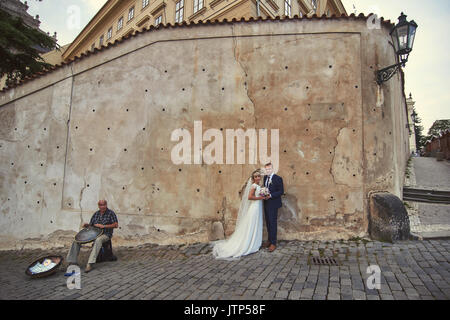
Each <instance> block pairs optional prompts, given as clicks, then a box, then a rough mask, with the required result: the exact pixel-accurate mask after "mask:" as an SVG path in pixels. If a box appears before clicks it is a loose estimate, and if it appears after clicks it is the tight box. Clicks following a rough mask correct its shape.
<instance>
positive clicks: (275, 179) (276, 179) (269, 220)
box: [264, 174, 284, 245]
mask: <svg viewBox="0 0 450 320" xmlns="http://www.w3.org/2000/svg"><path fill="white" fill-rule="evenodd" d="M268 178H269V177H268V176H265V177H264V186H265V185H266V180H267V179H268ZM269 191H270V194H271V195H272V197H271V198H270V199H269V200H264V217H265V218H266V226H267V234H268V238H269V239H268V240H269V242H270V243H271V244H273V245H277V219H278V209H279V208H281V196H282V195H283V194H284V188H283V179H282V178H281V177H280V176H277V175H276V174H274V175H273V176H272V183H271V184H269Z"/></svg>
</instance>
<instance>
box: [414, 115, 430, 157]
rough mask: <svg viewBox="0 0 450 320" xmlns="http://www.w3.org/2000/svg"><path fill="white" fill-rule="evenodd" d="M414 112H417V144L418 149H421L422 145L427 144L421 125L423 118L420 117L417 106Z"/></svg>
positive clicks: (415, 130) (415, 127) (415, 124)
mask: <svg viewBox="0 0 450 320" xmlns="http://www.w3.org/2000/svg"><path fill="white" fill-rule="evenodd" d="M413 112H415V113H416V118H415V120H414V132H415V133H416V146H417V150H420V149H421V148H422V147H424V146H425V142H426V141H427V140H426V137H425V136H424V135H423V130H424V128H423V126H422V125H421V123H422V119H420V117H419V115H418V114H417V111H416V108H414V109H413Z"/></svg>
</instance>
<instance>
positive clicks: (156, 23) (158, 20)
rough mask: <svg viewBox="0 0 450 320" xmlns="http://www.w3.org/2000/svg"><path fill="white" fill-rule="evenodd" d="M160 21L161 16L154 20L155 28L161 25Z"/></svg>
mask: <svg viewBox="0 0 450 320" xmlns="http://www.w3.org/2000/svg"><path fill="white" fill-rule="evenodd" d="M161 21H162V15H160V16H158V17H157V18H156V19H155V26H158V25H159V24H160V23H161Z"/></svg>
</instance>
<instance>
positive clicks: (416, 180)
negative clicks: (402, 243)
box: [406, 157, 450, 239]
mask: <svg viewBox="0 0 450 320" xmlns="http://www.w3.org/2000/svg"><path fill="white" fill-rule="evenodd" d="M409 171H410V179H407V185H408V186H410V187H413V188H417V189H432V190H447V191H450V161H436V158H428V157H412V164H411V167H410V170H409ZM406 203H407V206H406V207H407V210H408V214H409V218H410V224H411V231H412V232H413V233H415V234H417V235H419V236H420V237H422V238H424V239H432V238H450V205H448V204H433V203H423V202H412V201H406Z"/></svg>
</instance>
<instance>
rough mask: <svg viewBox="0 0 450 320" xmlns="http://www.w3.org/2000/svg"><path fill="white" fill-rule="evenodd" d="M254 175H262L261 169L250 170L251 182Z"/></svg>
mask: <svg viewBox="0 0 450 320" xmlns="http://www.w3.org/2000/svg"><path fill="white" fill-rule="evenodd" d="M255 175H256V176H261V175H262V172H261V169H257V170H255V171H253V172H252V182H255ZM260 182H261V181H260Z"/></svg>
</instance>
